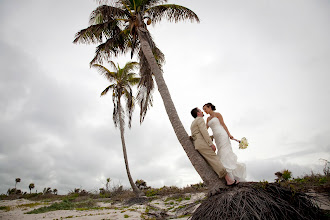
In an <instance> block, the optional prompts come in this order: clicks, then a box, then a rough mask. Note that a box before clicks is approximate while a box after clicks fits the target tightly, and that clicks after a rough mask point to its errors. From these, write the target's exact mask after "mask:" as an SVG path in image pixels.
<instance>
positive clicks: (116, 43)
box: [90, 36, 130, 65]
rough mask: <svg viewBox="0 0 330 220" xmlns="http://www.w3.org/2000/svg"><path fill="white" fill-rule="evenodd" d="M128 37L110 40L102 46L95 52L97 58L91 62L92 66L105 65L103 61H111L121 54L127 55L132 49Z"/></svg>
mask: <svg viewBox="0 0 330 220" xmlns="http://www.w3.org/2000/svg"><path fill="white" fill-rule="evenodd" d="M128 41H129V39H128V36H126V38H125V36H120V37H116V38H110V39H108V40H107V41H106V42H105V43H103V44H100V45H99V46H98V47H97V48H96V51H95V57H94V58H93V60H92V61H91V62H90V65H92V64H94V63H100V64H102V63H103V60H111V59H112V58H113V57H116V56H118V55H121V54H125V53H126V52H127V51H128V50H129V49H130V48H129V47H128Z"/></svg>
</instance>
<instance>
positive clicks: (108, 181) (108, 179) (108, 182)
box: [105, 178, 111, 191]
mask: <svg viewBox="0 0 330 220" xmlns="http://www.w3.org/2000/svg"><path fill="white" fill-rule="evenodd" d="M110 181H111V179H110V178H107V184H106V186H105V188H106V189H107V191H109V184H110Z"/></svg>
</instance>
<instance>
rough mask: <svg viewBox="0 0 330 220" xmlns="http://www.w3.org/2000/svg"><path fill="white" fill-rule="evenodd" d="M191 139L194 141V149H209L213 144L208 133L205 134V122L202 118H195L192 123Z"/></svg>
mask: <svg viewBox="0 0 330 220" xmlns="http://www.w3.org/2000/svg"><path fill="white" fill-rule="evenodd" d="M190 130H191V137H192V139H193V140H194V145H195V149H196V150H198V149H202V148H211V147H210V146H211V145H212V144H213V142H212V140H211V138H210V135H209V132H207V128H206V124H205V121H204V119H203V118H202V117H196V118H195V120H194V121H193V122H192V124H191V127H190Z"/></svg>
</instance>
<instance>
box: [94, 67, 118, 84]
mask: <svg viewBox="0 0 330 220" xmlns="http://www.w3.org/2000/svg"><path fill="white" fill-rule="evenodd" d="M92 67H94V68H95V69H96V70H97V71H98V72H99V73H100V74H101V75H102V76H104V77H105V78H107V79H108V80H109V81H110V82H113V81H114V80H116V73H115V72H111V71H110V70H109V69H107V68H106V67H104V66H102V65H100V64H93V65H92Z"/></svg>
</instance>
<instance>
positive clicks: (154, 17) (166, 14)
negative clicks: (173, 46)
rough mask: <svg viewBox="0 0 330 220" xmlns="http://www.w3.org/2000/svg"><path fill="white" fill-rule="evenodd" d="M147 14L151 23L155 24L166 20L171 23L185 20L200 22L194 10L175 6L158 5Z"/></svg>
mask: <svg viewBox="0 0 330 220" xmlns="http://www.w3.org/2000/svg"><path fill="white" fill-rule="evenodd" d="M146 14H148V16H149V17H150V18H151V22H152V23H153V24H155V23H157V22H160V21H161V20H162V19H166V20H168V21H171V22H172V21H174V22H179V21H183V20H190V21H191V22H193V21H196V22H199V18H198V16H197V15H196V14H195V13H194V12H193V11H192V10H190V9H189V8H186V7H183V6H181V5H175V4H166V5H157V6H154V7H151V8H149V9H147V11H146Z"/></svg>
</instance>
